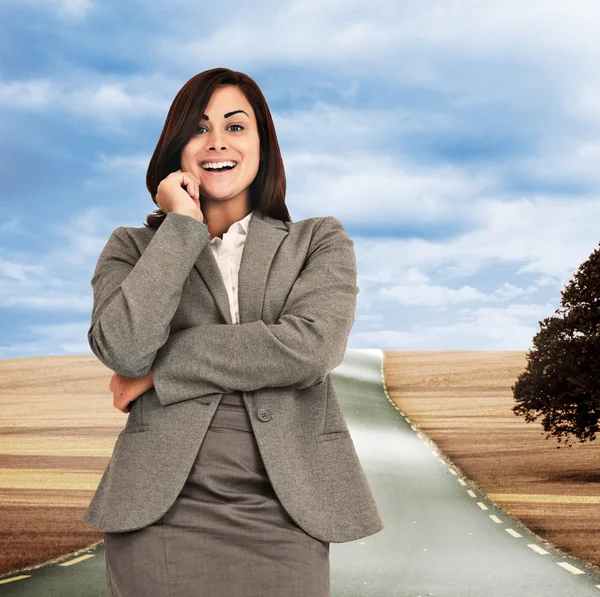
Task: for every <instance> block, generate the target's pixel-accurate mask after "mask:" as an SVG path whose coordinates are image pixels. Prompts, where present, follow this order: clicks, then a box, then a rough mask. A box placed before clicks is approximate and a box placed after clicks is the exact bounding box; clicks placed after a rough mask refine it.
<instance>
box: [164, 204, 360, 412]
mask: <svg viewBox="0 0 600 597" xmlns="http://www.w3.org/2000/svg"><path fill="white" fill-rule="evenodd" d="M356 279H357V272H356V257H355V254H354V241H352V240H351V239H350V238H349V237H348V235H347V234H346V232H345V230H344V227H343V225H342V223H341V222H340V221H339V220H338V219H337V218H334V217H332V216H329V217H326V218H324V219H323V221H322V222H321V224H320V225H319V227H318V229H317V230H316V232H315V234H314V238H313V240H312V242H311V249H309V256H308V258H307V260H306V261H305V264H304V266H303V269H302V271H301V272H300V274H299V275H298V278H297V280H296V282H295V283H294V285H293V287H292V289H291V291H290V293H289V295H288V297H287V299H286V302H285V305H284V307H283V310H282V312H281V316H280V318H279V320H278V321H277V323H275V324H272V325H267V324H265V323H264V322H263V321H261V320H259V321H253V322H250V323H241V324H240V323H236V324H231V325H228V324H211V325H198V326H193V327H191V328H187V329H184V330H181V331H178V332H176V333H174V334H172V335H171V336H170V337H169V338H168V340H167V341H166V342H165V344H164V346H163V347H162V348H161V349H160V350H159V351H158V353H157V355H156V358H155V360H154V363H153V365H152V378H153V383H154V388H155V390H156V393H157V397H158V400H159V402H160V403H161V404H162V405H163V406H166V405H169V404H173V403H174V402H179V401H182V400H189V399H191V398H197V397H200V396H204V395H208V394H215V393H230V392H235V391H252V390H258V389H260V388H264V387H295V388H306V387H309V386H311V385H314V384H317V383H319V382H321V381H323V380H324V379H325V378H326V376H327V375H328V374H329V372H330V371H331V370H332V369H334V368H335V367H337V366H338V365H339V364H340V363H341V362H342V360H343V358H344V353H345V350H346V345H347V342H348V336H349V335H350V331H351V329H352V326H353V324H354V316H355V310H356V295H357V294H358V292H359V288H358V287H357V285H356Z"/></svg>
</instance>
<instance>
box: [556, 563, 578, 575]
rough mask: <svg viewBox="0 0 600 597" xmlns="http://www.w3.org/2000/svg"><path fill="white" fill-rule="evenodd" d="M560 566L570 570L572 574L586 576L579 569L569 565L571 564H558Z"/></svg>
mask: <svg viewBox="0 0 600 597" xmlns="http://www.w3.org/2000/svg"><path fill="white" fill-rule="evenodd" d="M556 563H557V564H558V565H559V566H562V567H563V568H564V569H565V570H568V571H569V572H570V573H571V574H585V572H584V571H583V570H579V568H575V566H572V565H571V564H569V562H556Z"/></svg>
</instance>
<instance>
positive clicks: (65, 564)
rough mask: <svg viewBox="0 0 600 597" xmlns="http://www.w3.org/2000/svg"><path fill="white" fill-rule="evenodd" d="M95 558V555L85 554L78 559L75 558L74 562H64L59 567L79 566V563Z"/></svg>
mask: <svg viewBox="0 0 600 597" xmlns="http://www.w3.org/2000/svg"><path fill="white" fill-rule="evenodd" d="M93 557H94V554H93V553H88V554H84V555H82V556H79V557H78V558H73V559H72V560H69V561H68V562H62V563H60V564H59V566H72V565H73V564H77V563H79V562H82V561H83V560H87V559H89V558H93Z"/></svg>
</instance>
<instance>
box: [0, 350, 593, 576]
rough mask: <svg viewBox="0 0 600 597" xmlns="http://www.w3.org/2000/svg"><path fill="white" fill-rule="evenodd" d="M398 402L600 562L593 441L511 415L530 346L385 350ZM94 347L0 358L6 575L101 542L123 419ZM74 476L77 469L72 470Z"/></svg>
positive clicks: (508, 502) (516, 505)
mask: <svg viewBox="0 0 600 597" xmlns="http://www.w3.org/2000/svg"><path fill="white" fill-rule="evenodd" d="M385 357H386V360H385V378H386V385H387V389H388V392H389V394H390V396H391V398H392V399H393V400H394V402H395V403H396V404H397V406H398V407H399V408H400V410H402V412H404V414H406V415H407V416H408V417H409V418H410V419H411V420H412V422H413V423H414V424H415V425H417V426H418V427H419V429H420V430H421V431H422V432H423V433H424V434H425V435H427V436H428V437H429V438H430V439H431V440H432V441H434V442H435V444H436V445H437V446H438V447H439V449H440V450H441V451H442V452H443V453H444V454H445V455H446V456H447V457H448V458H449V459H450V460H451V461H452V462H453V463H454V464H455V466H456V468H458V469H459V470H460V471H461V472H462V473H463V474H464V475H465V476H466V477H468V478H469V479H470V480H471V481H473V482H474V483H475V484H476V485H477V486H478V487H479V488H480V489H481V491H483V492H485V493H486V494H487V496H488V497H489V498H490V499H491V500H492V501H493V502H495V503H496V504H497V505H498V506H500V507H501V508H502V509H504V510H505V511H506V512H508V513H510V514H512V515H513V516H515V517H517V518H519V519H520V520H521V521H522V522H523V523H524V524H525V525H526V526H528V527H529V528H530V529H531V530H533V531H534V532H535V533H537V534H538V535H539V536H541V537H542V538H543V539H545V540H546V541H549V542H550V543H551V544H553V545H555V546H556V547H559V548H560V549H562V550H563V551H565V552H567V553H570V554H572V555H574V556H577V557H579V558H581V559H583V560H586V561H588V562H590V563H591V564H594V565H596V566H600V541H599V540H598V536H600V535H599V530H600V470H599V468H598V462H600V453H599V450H600V448H599V446H598V444H597V442H592V443H591V444H590V443H587V444H576V445H575V446H574V447H572V448H565V447H561V448H560V449H559V450H557V449H556V448H557V445H558V444H557V442H556V440H555V439H550V440H546V439H545V435H546V434H545V432H544V431H543V430H542V428H541V425H540V424H539V422H538V423H535V424H527V423H525V422H524V420H523V419H522V418H520V417H517V416H515V415H514V414H513V413H512V411H511V410H510V409H511V406H512V405H513V400H512V393H511V390H510V386H511V385H512V384H513V383H514V382H515V380H516V378H517V376H518V374H519V373H520V372H521V371H522V370H523V368H524V367H525V365H526V358H525V352H524V351H385ZM111 375H112V371H110V370H109V369H107V368H106V367H104V366H103V365H102V364H101V363H99V361H98V360H97V359H96V357H94V356H93V355H89V356H88V355H83V356H69V357H62V356H61V357H36V358H26V359H8V360H3V361H0V520H2V528H1V535H0V539H1V541H0V542H1V543H2V545H3V546H9V549H2V550H0V574H6V573H8V572H11V571H15V570H19V569H23V568H25V567H28V566H35V565H37V564H38V563H41V562H46V561H49V560H52V559H55V558H59V557H61V556H63V555H64V554H66V553H73V552H75V551H77V550H79V549H83V548H86V547H88V546H90V545H91V544H93V543H95V542H97V541H100V540H101V539H102V538H103V535H102V533H101V532H99V531H94V530H93V529H91V528H90V527H88V526H87V525H86V524H85V523H84V522H83V521H82V520H81V516H82V515H83V513H84V512H85V509H86V508H87V505H88V504H89V502H90V500H91V498H92V495H93V493H94V490H95V488H96V486H97V484H98V482H99V480H100V477H101V475H102V472H103V470H104V468H105V467H106V465H107V463H108V460H109V458H110V455H111V452H112V448H113V445H114V443H115V440H116V437H117V434H118V432H119V431H120V430H121V429H122V428H123V426H124V425H125V420H126V417H127V415H126V414H124V413H122V412H120V411H118V410H117V409H115V408H114V407H113V406H112V394H111V392H110V390H109V389H108V384H109V381H110V377H111ZM75 471H76V472H77V474H76V475H74V474H73V473H74V472H75Z"/></svg>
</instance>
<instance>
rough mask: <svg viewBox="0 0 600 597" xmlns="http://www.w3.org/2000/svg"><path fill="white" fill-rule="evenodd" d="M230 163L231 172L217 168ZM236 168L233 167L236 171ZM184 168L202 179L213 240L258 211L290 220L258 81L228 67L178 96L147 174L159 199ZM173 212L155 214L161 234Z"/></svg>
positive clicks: (151, 219) (151, 220) (153, 223)
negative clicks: (162, 187) (172, 175)
mask: <svg viewBox="0 0 600 597" xmlns="http://www.w3.org/2000/svg"><path fill="white" fill-rule="evenodd" d="M224 163H225V164H229V166H226V167H225V169H217V168H215V166H219V165H221V166H223V165H225V164H224ZM231 165H233V167H231ZM179 169H181V170H183V171H184V172H189V173H191V174H193V175H194V176H195V177H196V178H197V179H199V181H200V206H201V210H202V213H203V214H204V215H205V217H206V219H207V225H208V228H209V231H210V236H211V238H214V237H215V236H218V237H221V236H222V234H223V233H224V232H226V231H227V230H228V228H229V226H231V225H232V223H234V222H236V221H239V220H241V219H242V218H243V217H244V216H246V215H247V214H249V213H250V212H251V211H253V210H255V209H256V210H257V211H259V212H260V213H263V214H268V215H269V216H271V217H273V218H276V219H279V220H283V221H290V214H289V212H288V209H287V206H286V204H285V191H286V179H285V169H284V165H283V160H282V158H281V152H280V149H279V142H278V140H277V134H276V132H275V125H274V124H273V119H272V117H271V112H270V110H269V107H268V105H267V102H266V100H265V98H264V95H263V93H262V91H261V90H260V88H259V87H258V85H257V84H256V82H255V81H254V80H253V79H251V78H250V77H248V76H247V75H245V74H244V73H239V72H236V71H231V70H229V69H225V68H215V69H212V70H208V71H204V72H202V73H200V74H198V75H196V76H195V77H192V78H191V79H190V80H189V81H188V82H187V83H186V84H185V85H184V86H183V87H182V88H181V90H180V91H179V92H178V93H177V95H176V97H175V99H174V100H173V103H172V105H171V108H170V110H169V113H168V115H167V118H166V121H165V124H164V127H163V130H162V133H161V136H160V138H159V140H158V143H157V145H156V149H155V150H154V153H153V155H152V158H151V159H150V164H149V166H148V172H147V174H146V187H147V188H148V191H149V192H150V195H151V197H152V200H153V201H154V203H155V204H156V205H157V206H158V207H159V208H160V205H159V204H158V203H157V201H156V195H157V189H158V185H159V184H160V182H161V181H162V180H163V179H164V178H165V177H166V176H168V175H169V174H170V173H172V172H175V171H176V170H179ZM165 216H166V214H165V213H164V212H163V211H162V210H161V209H158V210H156V212H155V213H153V214H150V215H148V217H147V219H146V224H145V225H146V226H148V227H152V228H155V229H158V227H159V226H160V225H161V224H162V222H163V221H164V219H165Z"/></svg>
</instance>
